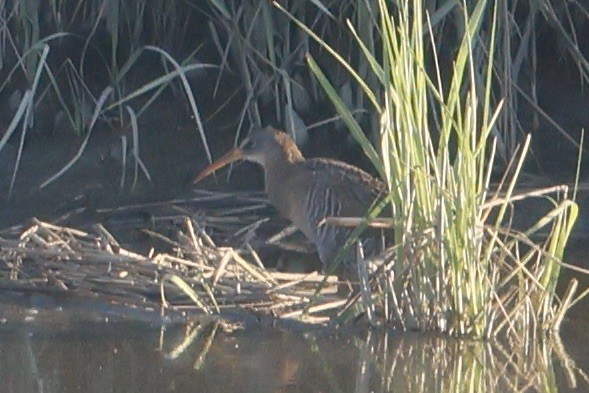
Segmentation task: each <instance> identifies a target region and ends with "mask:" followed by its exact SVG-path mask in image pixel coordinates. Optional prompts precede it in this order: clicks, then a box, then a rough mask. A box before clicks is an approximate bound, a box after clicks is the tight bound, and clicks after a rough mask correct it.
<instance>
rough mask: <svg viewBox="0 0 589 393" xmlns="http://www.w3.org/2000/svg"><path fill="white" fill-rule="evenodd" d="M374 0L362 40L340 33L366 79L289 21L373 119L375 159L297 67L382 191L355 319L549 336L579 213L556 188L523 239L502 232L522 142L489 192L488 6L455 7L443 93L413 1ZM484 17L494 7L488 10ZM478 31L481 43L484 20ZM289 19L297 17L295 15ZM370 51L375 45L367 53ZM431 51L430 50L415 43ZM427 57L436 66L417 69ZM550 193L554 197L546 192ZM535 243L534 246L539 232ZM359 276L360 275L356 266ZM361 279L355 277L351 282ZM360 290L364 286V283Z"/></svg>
mask: <svg viewBox="0 0 589 393" xmlns="http://www.w3.org/2000/svg"><path fill="white" fill-rule="evenodd" d="M395 7H396V8H394V11H391V8H389V5H388V3H387V2H385V1H379V2H378V7H377V8H375V9H373V15H377V17H376V18H375V20H374V21H375V24H374V26H373V30H374V31H377V32H378V36H377V37H376V38H375V37H373V39H372V40H370V41H369V42H367V41H365V40H363V39H361V38H360V35H359V33H358V31H357V28H358V27H357V26H352V25H351V24H350V23H349V24H348V26H349V28H350V30H351V31H352V33H353V34H354V35H355V36H356V37H357V44H358V46H359V49H360V50H361V51H362V53H363V55H364V56H365V64H364V66H363V67H364V68H366V67H368V68H369V69H370V70H371V71H372V76H371V78H370V79H364V78H362V77H361V76H360V74H359V73H358V72H357V71H356V69H354V68H353V67H352V66H351V65H350V64H349V63H348V62H347V61H346V59H345V58H344V57H343V56H341V55H339V54H338V53H337V52H336V51H334V50H333V49H331V48H330V47H329V46H328V45H327V44H326V43H325V42H323V41H322V40H321V39H320V38H319V37H318V36H317V35H315V34H314V33H313V32H312V31H311V30H310V29H309V28H307V27H306V26H304V25H303V24H302V23H300V22H298V21H297V23H298V24H299V26H301V27H302V28H303V29H304V30H305V31H307V33H309V34H310V35H311V36H313V37H314V38H315V39H316V40H317V41H318V42H319V43H321V44H322V45H323V46H324V47H325V48H326V49H327V50H329V51H330V52H331V53H332V54H333V55H334V56H335V57H336V58H337V60H338V61H339V62H340V63H341V64H343V65H344V66H345V67H346V68H347V69H348V71H349V72H350V73H351V75H352V76H353V77H354V78H355V80H356V81H357V83H358V84H359V86H360V87H361V89H362V90H363V92H364V94H365V95H366V97H367V99H368V101H369V102H370V104H371V105H372V106H373V110H374V111H375V112H376V113H377V114H378V116H379V118H380V146H379V147H378V150H375V149H374V148H373V147H372V146H371V144H370V143H369V141H368V140H367V138H366V137H365V136H364V134H363V133H362V130H361V128H360V125H359V124H358V122H357V121H356V120H355V118H354V116H353V115H352V113H351V112H350V111H349V109H348V108H347V107H346V105H345V103H344V102H343V101H342V99H341V98H340V97H339V96H338V95H337V93H336V90H335V89H334V88H333V86H332V85H331V83H330V82H329V80H328V79H327V78H326V77H325V75H324V74H323V72H322V70H321V69H320V68H319V67H318V66H317V64H316V63H315V61H314V59H313V58H312V57H310V58H309V64H310V66H311V68H312V69H313V71H314V73H315V75H316V76H317V78H318V79H319V81H320V83H321V84H322V85H323V87H324V88H325V90H326V92H327V93H328V95H329V96H330V98H331V99H332V101H333V103H334V104H335V107H336V109H337V110H338V112H339V114H340V115H341V117H342V119H343V120H344V121H345V122H346V124H347V125H348V127H349V128H350V130H351V131H352V133H353V135H354V137H355V138H356V139H357V140H358V141H359V142H360V144H361V146H362V148H363V149H364V151H365V153H366V154H367V156H368V157H369V158H370V159H371V160H372V162H373V164H374V166H375V167H376V169H377V170H378V171H379V173H380V174H381V176H382V178H383V179H384V180H385V181H386V183H387V185H388V188H389V195H388V197H387V198H388V200H389V201H390V209H391V210H392V214H393V217H394V220H393V221H392V222H391V227H392V228H393V230H394V238H395V243H396V247H395V249H394V255H393V258H391V259H389V260H387V261H385V263H384V264H383V265H381V266H380V267H379V268H378V269H376V271H375V272H374V274H373V275H372V276H371V280H370V282H367V283H366V284H365V285H363V287H362V290H363V292H364V295H363V296H361V297H358V300H362V303H363V305H364V311H366V312H367V315H368V317H369V318H370V319H371V321H372V322H373V323H375V324H378V323H386V324H392V325H395V326H400V327H402V328H404V329H420V330H431V331H440V332H447V333H450V334H452V335H461V336H462V335H469V336H473V337H493V336H496V335H497V334H499V333H501V332H506V333H508V334H512V335H513V336H516V337H522V334H527V333H529V332H537V331H547V330H557V329H558V327H559V326H560V322H561V321H562V317H563V314H564V312H565V311H566V310H567V308H568V307H569V306H570V305H571V302H572V298H573V293H574V292H575V289H576V285H577V283H576V280H572V281H571V282H570V284H569V286H568V289H567V292H566V294H565V296H564V297H563V298H560V297H558V296H557V294H556V284H557V281H558V277H559V272H560V269H561V266H562V262H561V259H562V256H563V252H564V248H565V245H566V243H567V240H568V237H569V235H570V232H571V229H572V226H573V223H574V221H575V219H576V217H577V211H578V208H577V205H576V204H575V202H574V200H572V199H571V198H570V196H569V195H568V189H567V187H565V186H563V187H560V188H555V189H549V190H540V191H538V192H537V193H535V195H533V196H536V197H538V196H541V197H545V198H547V199H548V200H549V201H551V202H552V204H553V209H552V210H551V211H548V212H546V215H545V216H544V217H542V218H541V219H539V220H538V221H537V222H536V223H534V224H533V225H531V226H530V227H529V228H528V229H525V230H515V229H512V228H511V227H510V226H509V225H508V220H507V212H508V211H509V209H510V206H511V205H512V203H513V201H514V200H517V199H521V198H522V196H518V195H515V189H516V188H515V186H516V183H517V180H518V176H519V174H520V173H521V169H522V166H523V163H524V159H525V156H526V153H527V150H528V146H529V141H530V139H529V137H528V138H527V139H526V141H525V143H524V144H523V146H522V147H521V148H520V151H519V154H518V155H516V156H515V157H514V158H513V159H512V162H511V166H510V168H509V170H508V171H507V174H506V176H505V177H504V179H503V180H502V181H501V183H500V184H499V186H498V187H496V190H495V191H494V192H492V191H491V190H492V186H491V183H490V179H491V173H492V170H493V162H494V158H495V153H496V147H497V144H496V139H494V138H493V133H494V130H495V128H496V119H497V117H498V116H499V113H500V110H501V107H502V105H501V104H502V101H501V100H499V99H494V95H493V92H494V86H495V84H496V83H497V80H496V79H495V78H494V75H493V72H494V69H493V66H494V62H493V59H494V57H495V53H494V48H495V45H494V40H495V37H496V36H495V35H496V27H495V26H496V18H497V7H498V6H497V4H496V3H495V4H494V5H493V3H487V2H485V1H480V2H477V3H476V4H474V5H473V6H472V7H468V8H467V7H463V6H462V5H461V4H457V5H456V7H458V9H461V10H462V14H463V25H464V31H463V35H462V38H461V39H462V41H461V43H460V45H459V46H458V49H457V52H456V54H455V57H454V61H453V63H452V64H453V70H452V72H451V78H450V80H449V84H447V85H444V83H445V81H444V80H442V78H441V76H440V75H441V73H442V71H441V70H440V69H439V63H438V61H437V53H436V49H435V48H436V45H435V40H436V37H434V36H433V34H432V29H431V20H430V18H429V17H428V14H427V13H426V12H425V10H424V9H423V8H422V2H420V1H400V2H397V3H396V4H395ZM492 7H494V8H492ZM487 8H489V9H490V10H491V12H489V13H488V14H487V15H489V14H490V15H491V17H490V19H487V20H485V24H486V25H487V26H491V28H490V29H488V30H487V33H488V34H486V35H483V34H480V31H481V30H480V29H481V24H482V23H483V16H484V15H485V11H486V10H487ZM293 20H295V19H294V18H293ZM374 42H380V46H377V45H374V44H373V43H374ZM428 42H429V43H430V45H428V44H427V43H428ZM428 54H430V55H431V57H430V61H433V62H434V64H435V67H434V72H433V75H432V73H429V72H428V69H429V68H428V63H427V61H428V58H427V56H428ZM550 192H556V195H557V197H556V198H552V197H550V196H549V195H548V194H549V193H550ZM546 227H547V228H549V235H548V237H547V238H546V239H545V240H537V239H535V240H532V237H533V235H534V234H536V233H537V232H538V230H539V229H541V228H546ZM361 270H362V269H361ZM362 275H363V272H362V271H360V276H361V277H362ZM365 281H367V280H365Z"/></svg>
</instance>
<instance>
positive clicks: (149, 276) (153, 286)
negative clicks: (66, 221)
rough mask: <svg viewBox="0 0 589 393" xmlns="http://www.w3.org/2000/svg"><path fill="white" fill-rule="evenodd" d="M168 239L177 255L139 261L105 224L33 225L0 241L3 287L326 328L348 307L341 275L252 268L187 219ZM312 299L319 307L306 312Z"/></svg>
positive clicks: (162, 254)
mask: <svg viewBox="0 0 589 393" xmlns="http://www.w3.org/2000/svg"><path fill="white" fill-rule="evenodd" d="M159 236H161V237H162V238H165V236H164V235H159ZM168 241H169V242H170V243H173V244H174V245H175V247H174V249H173V252H157V251H155V250H153V249H152V250H151V251H150V252H149V253H148V254H147V255H140V254H138V253H135V252H133V251H130V250H127V249H125V248H123V247H121V245H120V244H119V243H118V242H117V240H116V239H115V238H114V237H113V236H112V234H111V233H109V232H108V231H107V230H106V229H105V227H104V226H103V225H101V224H96V225H94V226H93V230H92V231H91V232H85V231H81V230H77V229H73V228H68V227H62V226H57V225H54V224H50V223H47V222H42V221H39V220H33V222H32V224H31V226H30V227H29V228H28V229H26V230H24V231H23V232H22V233H21V234H20V236H18V237H17V238H12V239H8V238H0V260H1V261H2V263H1V265H0V288H2V289H3V290H13V291H20V292H30V291H41V292H45V293H67V292H78V293H79V292H82V293H87V292H92V293H94V294H98V295H99V296H102V297H103V298H104V300H105V301H107V302H111V301H118V302H120V303H126V304H128V305H129V306H134V305H137V304H151V305H152V306H153V309H154V311H155V312H160V309H161V308H163V309H164V310H165V309H173V310H182V311H187V312H188V311H194V312H196V313H198V314H202V313H204V314H211V315H220V316H221V317H223V315H235V313H241V312H247V313H253V314H254V315H267V316H271V317H275V318H279V319H287V318H297V319H300V320H301V321H304V322H308V323H315V324H317V323H318V324H324V323H327V322H328V321H329V320H330V317H331V316H333V315H334V314H335V311H336V310H339V309H340V308H341V307H342V305H344V304H345V303H346V298H345V296H342V295H338V293H337V292H338V291H337V286H336V285H335V284H336V281H337V279H336V277H333V276H332V277H325V276H322V275H320V274H319V273H311V274H302V273H281V272H274V271H270V270H268V269H265V268H264V267H263V266H262V265H259V264H252V263H250V262H248V261H246V260H245V259H244V257H242V256H241V255H240V252H239V251H238V250H236V249H234V248H231V247H217V246H216V245H215V243H214V242H213V241H212V240H211V238H210V237H209V236H208V235H207V234H206V233H205V231H204V230H203V229H202V227H201V226H199V225H198V223H197V222H196V221H195V220H194V219H191V218H188V217H186V218H185V220H184V228H183V231H182V233H179V234H178V239H177V240H173V239H168ZM324 280H325V282H326V283H327V284H326V285H325V284H324V285H323V286H322V287H321V290H320V291H317V287H318V284H319V283H320V282H322V281H324ZM316 292H317V293H316ZM312 297H313V299H314V301H313V306H312V307H310V308H309V309H306V307H307V306H308V305H309V301H310V299H311V298H312ZM158 304H159V305H160V306H161V307H157V305H158Z"/></svg>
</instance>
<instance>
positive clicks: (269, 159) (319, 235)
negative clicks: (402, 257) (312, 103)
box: [195, 127, 385, 270]
mask: <svg viewBox="0 0 589 393" xmlns="http://www.w3.org/2000/svg"><path fill="white" fill-rule="evenodd" d="M240 159H244V160H248V161H253V162H256V163H258V164H260V165H261V166H262V167H263V168H264V180H265V189H266V194H267V195H268V199H269V200H270V203H271V204H272V205H273V206H274V207H275V208H276V209H277V210H278V212H279V213H280V214H281V215H282V216H284V217H285V218H287V219H289V220H290V221H291V222H292V223H293V224H294V225H295V226H296V227H297V228H298V229H300V230H301V231H302V232H303V233H304V234H305V236H306V237H307V238H308V239H309V240H311V241H312V242H313V243H314V244H315V246H316V247H317V251H318V253H319V258H320V259H321V263H322V264H323V268H324V270H326V269H327V267H328V266H329V265H330V264H331V263H332V261H333V260H334V258H335V256H336V255H337V252H338V250H339V249H340V248H341V246H342V245H343V244H344V242H345V241H346V239H347V238H348V237H349V235H350V233H351V232H352V229H350V228H341V227H335V226H329V225H319V223H320V222H321V221H322V220H323V219H324V218H325V217H329V216H346V217H363V216H365V215H366V213H367V212H368V210H369V209H370V207H371V206H372V205H373V203H374V201H375V200H376V199H377V198H378V197H379V196H382V195H383V193H384V191H385V188H384V185H383V184H382V183H381V182H380V181H378V180H376V179H375V178H373V177H372V176H370V175H369V174H368V173H366V172H364V171H363V170H361V169H359V168H356V167H354V166H352V165H349V164H346V163H344V162H341V161H336V160H329V159H323V158H314V159H309V160H305V158H304V157H303V155H302V154H301V152H300V150H299V149H298V147H297V145H296V144H295V142H294V141H293V140H292V139H291V138H290V137H289V136H288V135H287V134H286V133H284V132H281V131H277V130H275V129H273V128H271V127H267V128H265V129H262V130H259V131H257V132H254V133H252V135H251V136H250V137H249V138H248V139H246V140H245V142H244V143H243V144H242V145H241V146H240V147H238V148H235V149H233V150H231V151H229V152H228V153H227V154H225V155H224V156H223V157H221V158H220V159H219V160H217V161H216V162H214V163H213V164H211V165H209V166H208V167H207V168H205V169H204V170H203V171H202V172H201V173H200V174H199V175H198V177H197V178H196V180H195V182H199V181H200V180H202V179H203V178H205V177H207V176H209V175H210V174H211V173H213V172H215V171H216V170H218V169H220V168H222V167H224V166H225V165H227V164H229V163H231V162H233V161H236V160H240ZM363 240H364V245H365V250H366V251H367V254H374V253H375V252H376V250H377V249H378V241H377V239H375V238H374V233H371V235H366V236H363ZM353 255H355V254H352V253H350V255H348V256H347V257H346V259H345V260H344V264H346V265H348V266H349V265H350V264H351V263H353V261H354V260H355V258H354V257H353Z"/></svg>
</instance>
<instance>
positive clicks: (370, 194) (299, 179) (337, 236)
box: [269, 158, 385, 269]
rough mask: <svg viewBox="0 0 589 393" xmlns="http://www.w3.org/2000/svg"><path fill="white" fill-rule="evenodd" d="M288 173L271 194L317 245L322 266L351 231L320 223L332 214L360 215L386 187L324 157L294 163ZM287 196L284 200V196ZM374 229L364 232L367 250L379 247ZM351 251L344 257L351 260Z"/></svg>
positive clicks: (344, 164)
mask: <svg viewBox="0 0 589 393" xmlns="http://www.w3.org/2000/svg"><path fill="white" fill-rule="evenodd" d="M291 173H293V175H291V176H284V178H283V180H284V183H283V184H282V187H270V188H271V189H273V190H275V191H276V190H281V191H279V193H278V194H277V193H276V192H274V193H273V194H270V195H269V196H270V199H271V200H272V199H273V197H274V199H282V200H278V201H274V202H273V203H275V205H279V206H288V209H286V210H284V211H282V212H281V213H282V214H283V215H285V216H286V217H287V218H288V219H290V220H291V221H292V222H293V223H294V224H295V225H296V226H297V227H298V228H299V229H300V230H301V231H302V232H303V233H304V234H305V235H306V236H307V237H308V238H309V240H311V241H312V242H314V243H315V245H316V246H317V251H318V253H319V257H320V259H321V262H322V264H323V267H324V269H325V268H327V267H328V265H329V264H330V263H331V262H332V261H333V260H334V258H335V257H336V255H337V253H338V250H339V249H340V248H341V247H342V246H343V245H344V243H345V241H346V240H347V239H348V237H349V236H350V234H351V233H352V231H353V229H352V228H342V227H336V226H331V225H326V224H323V225H319V223H320V222H321V220H323V219H324V218H326V217H331V216H348V217H363V216H365V215H366V213H367V212H368V211H369V209H370V207H371V206H373V204H374V202H375V200H376V199H378V198H379V197H380V196H382V195H384V193H385V187H384V185H383V184H382V182H380V181H378V180H376V179H375V178H373V177H372V176H370V175H369V174H368V173H366V172H364V171H362V170H360V169H358V168H356V167H354V166H351V165H348V164H346V163H343V162H341V161H334V160H327V159H321V158H317V159H311V160H306V161H302V162H298V163H296V164H294V165H293V168H292V172H291ZM284 198H287V199H288V201H287V202H285V201H284V200H283V199H284ZM276 202H277V203H276ZM376 232H377V231H374V230H369V231H367V232H366V233H365V234H364V235H363V236H362V238H363V241H364V245H365V249H366V250H367V251H368V254H374V253H375V252H376V250H377V249H378V244H379V240H378V239H377V237H378V236H377V233H376ZM354 259H355V258H354V257H353V253H352V254H351V255H349V256H348V257H347V258H345V259H344V263H346V264H351V263H352V262H353V260H354Z"/></svg>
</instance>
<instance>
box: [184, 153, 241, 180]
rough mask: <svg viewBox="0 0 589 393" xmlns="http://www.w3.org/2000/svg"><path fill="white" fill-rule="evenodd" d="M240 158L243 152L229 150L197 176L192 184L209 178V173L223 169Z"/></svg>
mask: <svg viewBox="0 0 589 393" xmlns="http://www.w3.org/2000/svg"><path fill="white" fill-rule="evenodd" d="M242 158H243V151H242V150H241V149H240V148H235V149H233V150H230V151H229V152H227V153H226V154H225V155H224V156H223V157H221V158H219V159H218V160H217V161H215V162H213V163H212V164H211V165H209V166H208V167H206V168H205V169H203V170H202V172H201V173H199V174H198V176H197V177H196V179H195V180H194V182H195V183H198V182H199V181H201V180H202V179H204V178H205V177H207V176H209V175H210V174H211V173H213V172H215V171H217V170H219V169H221V168H223V167H224V166H225V165H227V164H231V163H232V162H234V161H237V160H240V159H242Z"/></svg>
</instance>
